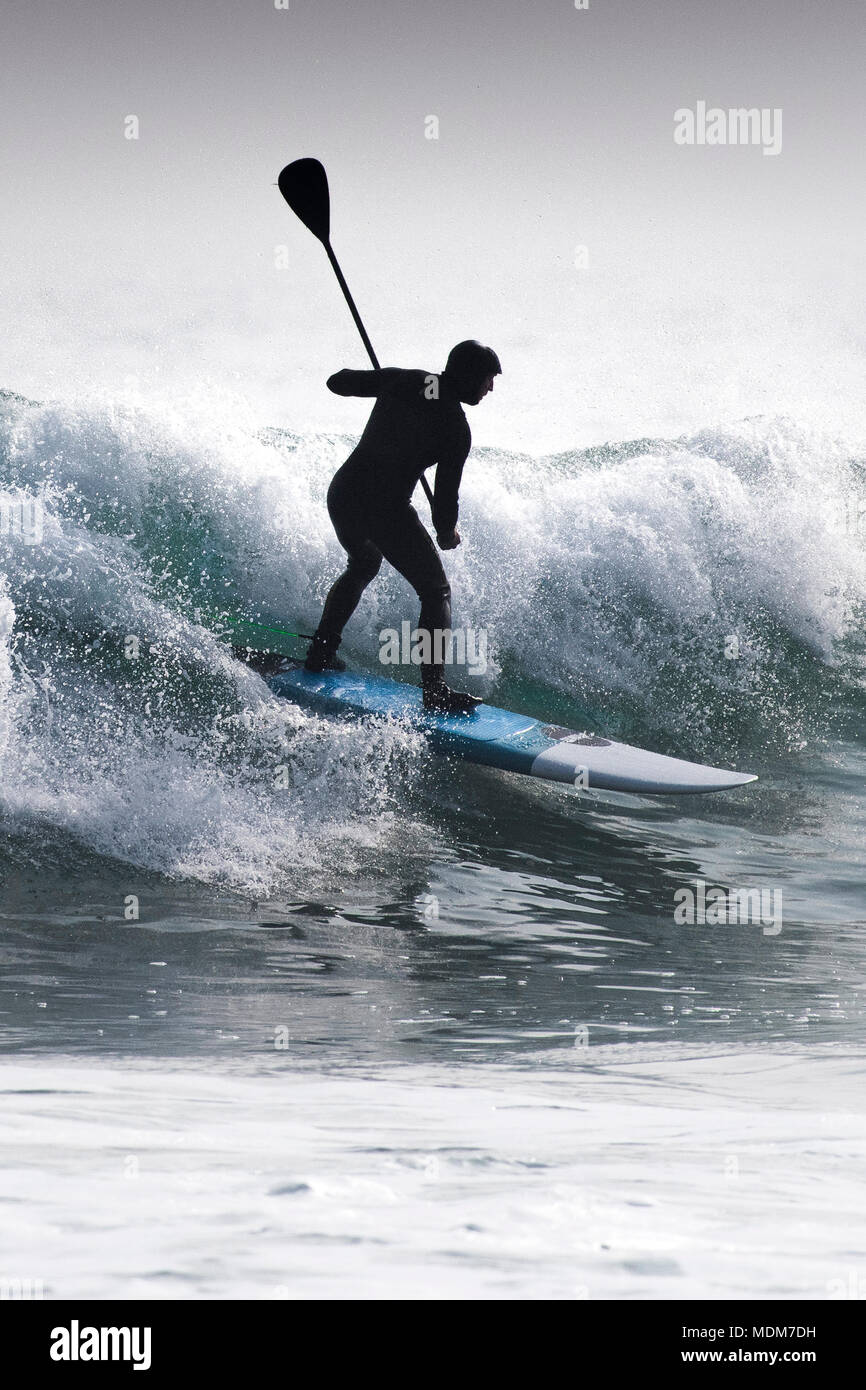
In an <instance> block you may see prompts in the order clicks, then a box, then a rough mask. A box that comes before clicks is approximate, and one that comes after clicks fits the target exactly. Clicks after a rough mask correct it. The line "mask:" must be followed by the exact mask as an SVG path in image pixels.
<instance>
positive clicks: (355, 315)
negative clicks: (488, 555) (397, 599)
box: [322, 241, 433, 510]
mask: <svg viewBox="0 0 866 1390" xmlns="http://www.w3.org/2000/svg"><path fill="white" fill-rule="evenodd" d="M322 244H323V246H324V248H325V250H326V251H327V253H328V260H329V261H330V262H331V265H332V266H333V268H334V274H335V275H336V277H337V283H338V285H339V286H340V289H341V290H342V291H343V295H344V297H345V300H346V303H347V304H348V306H349V312H350V313H351V315H352V318H353V319H354V320H355V327H356V328H357V330H358V332H359V333H360V335H361V341H362V342H363V344H364V347H365V348H366V349H367V356H368V357H369V359H370V361H371V362H372V363H373V366H374V367H375V369H376V371H377V372H378V371H379V370H380V368H379V359H378V358H377V356H376V354H375V352H374V351H373V344H372V343H371V342H370V339H369V337H368V335H367V330H366V328H365V327H364V325H363V323H362V322H361V315H360V314H359V313H358V310H357V308H356V306H355V301H354V299H353V298H352V293H351V290H350V289H349V286H348V285H347V284H346V277H345V275H344V274H343V272H342V270H341V269H340V262H339V261H338V260H337V257H336V256H335V255H334V248H333V246H332V245H331V243H330V241H323V243H322ZM421 486H422V487H423V489H424V491H425V492H426V494H427V501H428V502H429V503H430V508H431V510H432V508H433V493H432V492H431V491H430V484H429V483H428V481H427V479H426V478H425V477H424V474H423V473H422V474H421Z"/></svg>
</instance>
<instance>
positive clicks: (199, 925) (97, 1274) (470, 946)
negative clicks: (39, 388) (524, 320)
mask: <svg viewBox="0 0 866 1390" xmlns="http://www.w3.org/2000/svg"><path fill="white" fill-rule="evenodd" d="M350 445H351V440H349V439H347V438H344V437H340V436H335V435H321V434H316V435H313V434H306V435H298V434H293V433H291V432H289V431H287V430H276V429H269V428H267V426H266V424H264V423H263V422H262V421H260V420H257V419H255V418H253V416H252V413H251V412H244V410H242V409H239V408H238V407H237V404H236V403H234V402H221V401H219V400H216V399H214V398H213V397H212V396H209V397H207V398H197V399H186V400H183V401H178V400H173V401H171V402H170V403H169V404H164V405H162V406H160V407H157V405H156V404H155V403H154V402H153V401H151V402H149V403H147V404H145V403H143V402H141V401H137V400H135V399H132V398H129V399H125V400H124V399H120V398H117V397H113V398H109V397H104V398H98V397H95V396H89V397H87V398H84V397H82V398H81V399H80V400H77V401H76V400H67V401H65V402H64V403H54V404H52V403H43V404H38V403H35V402H30V401H27V400H24V399H22V398H21V397H18V396H15V395H14V394H13V393H11V392H6V393H4V394H3V395H2V398H0V467H2V486H3V489H4V490H3V494H2V499H3V512H2V518H0V520H2V532H3V534H2V536H0V575H2V587H0V641H2V647H0V783H2V823H0V825H2V839H0V856H2V869H0V881H2V888H0V912H2V941H3V954H2V962H3V970H2V977H0V1048H2V1052H3V1057H2V1061H0V1090H2V1092H3V1115H4V1121H5V1122H4V1125H3V1128H2V1144H3V1157H2V1165H0V1182H2V1189H0V1198H2V1210H3V1213H4V1240H3V1257H2V1267H0V1278H2V1279H7V1280H15V1279H19V1280H20V1279H32V1280H39V1281H41V1282H42V1285H43V1287H44V1289H45V1293H46V1296H48V1297H78V1296H82V1297H96V1298H118V1297H119V1298H136V1297H144V1298H177V1297H180V1298H184V1297H186V1298H202V1297H206V1298H228V1297H245V1298H277V1299H279V1298H299V1297H300V1298H308V1297H319V1296H326V1297H338V1298H344V1297H345V1298H350V1297H393V1296H408V1297H419V1298H420V1297H435V1298H441V1297H497V1298H499V1297H504V1298H526V1297H530V1298H534V1297H557V1298H578V1299H582V1298H589V1299H592V1298H611V1297H613V1298H681V1297H689V1298H695V1297H698V1298H715V1297H719V1298H733V1297H739V1296H746V1297H757V1298H786V1297H787V1298H800V1297H806V1296H808V1297H819V1298H835V1297H852V1296H855V1297H862V1296H864V1295H866V1222H864V1219H863V1201H862V1187H861V1186H860V1182H861V1178H860V1174H861V1172H862V1162H863V1156H864V1146H866V1142H864V1141H866V1119H864V1105H863V1081H864V1075H866V1028H864V990H866V970H864V945H863V933H864V927H866V893H864V889H863V872H864V850H863V845H864V838H866V808H864V796H863V787H864V773H866V738H864V724H863V715H864V708H866V690H864V656H866V643H864V600H866V449H864V446H863V442H862V440H860V439H857V438H855V437H848V436H845V437H842V436H837V435H830V434H828V433H827V431H826V429H825V428H824V429H821V430H819V429H816V428H814V427H812V426H810V425H809V424H808V423H804V422H803V421H802V420H798V419H797V418H794V417H785V418H776V417H772V418H771V417H761V418H754V419H747V420H739V421H734V422H733V423H730V424H727V425H724V426H713V427H707V428H706V429H704V430H700V431H697V432H694V433H692V434H689V435H688V436H683V437H677V438H659V439H640V440H635V441H626V442H612V443H610V444H608V445H605V446H603V447H595V448H587V449H575V450H572V451H570V452H566V453H560V454H557V455H553V456H549V457H545V458H536V457H530V456H528V455H522V454H513V453H508V452H506V451H505V450H502V449H481V450H478V451H475V452H474V453H473V456H472V459H471V460H470V463H469V464H468V465H467V469H466V474H465V479H464V486H463V490H462V498H461V530H462V531H463V534H464V538H465V543H464V545H463V547H461V549H460V550H459V551H457V552H454V553H453V554H452V555H450V556H449V557H448V559H447V564H448V568H449V572H450V575H451V579H452V586H453V589H454V596H455V622H456V623H462V624H465V625H467V626H472V627H475V628H484V629H485V630H486V631H487V633H488V635H489V643H490V662H489V669H488V672H487V674H486V675H485V676H483V677H479V678H475V679H472V678H468V679H467V681H466V684H467V685H468V686H471V687H472V688H474V689H475V690H477V691H478V693H480V694H483V695H485V696H486V697H489V698H490V699H492V700H495V702H496V703H498V704H503V705H508V706H510V707H512V708H518V709H521V710H525V711H527V712H531V713H533V714H537V715H543V716H545V717H547V718H549V719H551V720H553V721H556V722H558V723H563V724H567V725H570V726H572V727H585V728H591V729H594V730H598V731H599V732H603V733H607V734H612V735H614V736H617V737H620V738H624V739H627V740H628V741H631V742H634V743H639V744H642V745H644V746H647V747H651V748H654V749H657V750H658V751H661V752H666V753H674V754H678V755H681V756H684V757H689V758H695V759H698V760H702V761H707V762H712V763H714V764H716V765H721V766H732V767H736V768H738V769H741V770H745V771H750V772H754V773H757V774H759V777H760V780H759V782H757V783H755V784H753V785H751V786H749V787H746V788H743V789H740V790H739V791H737V792H734V793H728V794H720V795H715V796H712V797H707V798H698V797H691V798H689V797H677V798H671V799H661V798H637V797H623V796H615V795H613V794H604V793H584V794H580V795H578V794H575V793H571V792H570V791H569V790H568V789H564V788H561V787H554V786H545V785H541V784H539V785H535V784H534V783H533V782H531V781H529V780H528V779H520V778H518V777H513V776H509V775H506V774H501V773H497V772H494V771H489V770H486V769H480V768H473V767H470V766H464V765H461V764H458V763H451V762H448V761H444V760H440V759H438V758H435V757H434V756H433V755H431V754H430V753H429V752H428V750H427V749H426V747H425V745H424V743H423V740H422V739H421V738H420V737H419V736H418V735H417V734H414V733H412V732H411V731H409V730H407V729H405V728H403V727H401V726H399V725H394V724H391V723H388V722H386V721H376V720H371V721H368V722H367V723H365V724H360V723H349V722H339V721H334V720H330V719H323V718H317V717H315V716H312V715H310V714H308V713H305V712H303V711H301V710H300V709H298V708H296V707H294V706H292V705H290V704H288V703H286V702H284V701H280V700H278V699H276V698H275V697H273V696H272V695H271V694H270V692H269V691H268V689H267V687H266V686H265V685H264V684H263V683H262V681H261V680H260V679H259V678H258V677H257V676H256V675H255V674H253V673H252V672H250V671H249V670H247V669H245V668H244V667H242V666H240V665H239V664H238V663H237V662H235V661H234V660H233V659H232V657H231V654H230V652H229V650H228V647H227V645H226V642H225V640H224V636H225V633H226V631H228V629H229V628H230V625H231V621H232V617H233V615H236V614H238V613H241V612H245V613H257V614H259V615H261V616H264V617H266V618H267V619H269V620H273V621H274V623H275V624H277V625H279V624H280V623H282V624H283V625H285V626H286V627H288V628H291V629H298V630H300V631H308V630H310V626H311V625H312V624H314V623H315V621H316V619H317V616H318V611H319V607H320V604H321V601H322V598H323V596H324V594H325V592H326V590H327V587H328V585H329V583H330V581H331V580H332V578H333V577H334V575H335V573H336V572H337V569H338V567H339V565H340V551H339V548H338V546H337V543H336V540H335V538H334V537H333V535H332V533H331V528H330V524H329V522H328V518H327V514H326V511H325V506H324V495H325V491H326V488H327V484H328V481H329V479H330V476H331V474H332V472H333V470H334V469H335V467H336V466H337V465H338V464H339V462H340V461H341V460H342V459H343V458H344V457H345V455H346V452H347V450H348V448H349V447H350ZM421 505H422V504H421V502H420V501H419V509H420V507H421ZM406 617H408V618H411V619H412V621H413V622H414V621H415V604H414V599H413V598H412V596H411V592H410V591H409V589H408V588H407V586H406V585H405V584H404V582H403V581H402V580H401V579H399V577H398V576H396V575H394V574H392V573H388V572H387V571H384V570H383V574H382V576H381V577H380V579H379V580H378V581H377V583H376V584H375V585H374V586H372V587H371V589H370V590H369V591H368V592H367V594H366V596H365V598H364V600H363V603H362V605H361V607H360V609H359V611H358V613H357V615H356V617H355V619H354V620H353V624H352V626H351V628H350V630H349V631H348V632H347V636H346V643H345V649H346V650H347V652H348V655H349V658H350V660H351V661H352V662H353V663H355V664H357V665H359V666H362V667H365V668H367V669H374V667H375V665H376V657H377V651H378V633H379V631H380V629H382V628H383V627H390V626H399V623H400V621H401V620H402V619H403V618H406ZM713 888H715V889H716V890H719V892H718V893H717V894H716V896H719V893H725V894H729V893H731V892H747V893H752V894H753V895H755V894H757V895H758V898H759V899H760V894H761V893H763V895H764V897H763V900H762V904H763V905H766V910H765V911H764V913H763V915H754V914H753V917H752V919H751V920H748V921H745V922H741V921H737V922H735V923H728V922H725V921H724V920H722V921H718V920H712V917H711V915H710V914H707V917H708V919H709V920H704V921H694V922H689V921H683V920H682V915H683V914H682V911H680V913H679V915H678V911H677V909H678V905H679V906H680V907H681V905H682V903H683V902H684V901H687V900H688V896H689V895H690V894H692V895H694V897H695V900H697V898H698V895H699V894H700V893H703V894H706V892H707V891H708V890H710V889H713Z"/></svg>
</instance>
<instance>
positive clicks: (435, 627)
mask: <svg viewBox="0 0 866 1390" xmlns="http://www.w3.org/2000/svg"><path fill="white" fill-rule="evenodd" d="M371 533H372V537H373V541H374V543H375V545H376V547H377V548H378V549H379V551H380V552H381V553H382V555H384V557H385V559H386V560H387V561H388V563H389V564H391V565H393V566H394V568H395V570H398V571H399V573H400V574H402V576H403V578H404V579H408V581H409V583H410V584H411V585H412V588H413V589H414V590H415V592H416V594H417V595H418V597H419V598H420V600H421V616H420V618H419V620H418V626H419V628H421V629H422V631H426V632H429V634H430V645H431V655H433V654H435V633H436V632H437V631H439V632H442V633H446V632H450V630H451V585H450V584H449V583H448V578H447V575H446V574H445V570H444V569H443V567H442V561H441V560H440V559H439V552H438V551H437V549H436V546H435V545H434V543H433V539H432V537H431V535H430V533H429V531H428V530H427V529H426V527H425V526H423V525H422V524H421V520H420V518H419V516H418V513H417V512H416V511H415V508H414V507H411V506H410V507H405V508H401V509H400V510H399V511H397V512H392V513H389V514H388V515H387V516H386V517H377V518H376V519H375V520H374V521H373V523H372V524H371ZM443 640H444V638H443ZM421 684H422V686H423V688H424V705H425V708H427V709H431V710H441V711H443V712H446V713H452V714H468V713H469V712H470V711H471V710H472V709H473V708H474V707H475V705H478V704H480V703H481V702H480V700H478V699H476V698H475V696H474V695H463V694H461V693H460V692H458V691H454V690H449V688H448V686H447V685H446V684H445V670H444V665H443V663H442V662H441V661H430V662H425V663H423V664H422V666H421Z"/></svg>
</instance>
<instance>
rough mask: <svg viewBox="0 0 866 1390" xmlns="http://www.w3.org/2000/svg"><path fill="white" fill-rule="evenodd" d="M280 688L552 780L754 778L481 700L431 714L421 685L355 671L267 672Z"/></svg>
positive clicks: (647, 783) (715, 782)
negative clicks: (462, 712)
mask: <svg viewBox="0 0 866 1390" xmlns="http://www.w3.org/2000/svg"><path fill="white" fill-rule="evenodd" d="M268 685H269V686H270V687H271V689H272V690H273V691H274V693H275V694H276V695H284V696H286V697H287V698H288V699H290V700H295V701H297V703H299V704H302V705H305V706H306V707H307V708H309V709H312V710H316V711H318V712H321V713H334V714H340V713H342V714H352V715H385V716H390V717H392V718H395V719H400V720H401V721H403V722H405V723H407V724H409V725H411V726H412V727H413V728H417V729H419V730H420V731H421V732H422V733H424V734H425V735H426V737H427V739H428V740H429V742H430V745H431V747H433V748H435V749H436V751H437V752H439V753H446V754H449V755H450V756H451V757H457V758H465V759H466V760H467V761H468V762H472V763H483V764H485V765H486V766H488V767H498V768H501V769H502V770H503V771H505V772H522V773H525V774H526V775H527V776H529V777H543V778H546V779H547V780H548V781H551V782H568V783H570V784H571V785H572V786H578V787H587V788H590V789H592V788H598V789H599V790H600V791H618V792H653V793H657V792H720V791H728V790H729V789H730V788H731V787H741V786H743V785H744V784H745V783H746V782H755V781H757V778H755V777H753V776H752V775H751V774H749V773H745V772H728V771H727V770H726V769H724V768H719V767H704V766H703V765H702V764H701V763H688V762H684V761H683V760H682V759H681V758H668V757H665V756H664V755H663V754H662V753H650V752H647V750H646V749H644V748H631V747H630V746H629V745H628V744H627V743H615V742H614V741H613V740H612V739H607V738H599V737H598V736H597V735H595V734H586V733H577V732H576V731H575V730H573V729H562V728H559V726H558V725H554V724H543V723H541V722H540V720H538V719H532V718H530V716H529V715H525V714H514V713H512V711H511V710H507V709H497V707H496V705H479V706H478V708H477V710H476V711H475V712H474V714H470V715H466V716H460V717H457V716H455V715H446V714H428V713H427V712H426V711H425V710H424V707H423V705H422V703H421V691H420V689H419V687H418V686H413V685H401V684H400V683H399V682H398V681H392V680H386V679H384V678H383V677H381V676H368V675H365V674H363V673H358V672H351V671H341V672H336V671H324V672H322V673H321V674H313V673H312V672H310V671H305V670H304V669H303V667H302V666H298V667H296V668H294V669H292V670H289V671H281V672H279V673H278V674H277V675H274V676H269V677H268Z"/></svg>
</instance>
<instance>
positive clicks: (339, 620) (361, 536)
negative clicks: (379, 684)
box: [304, 484, 382, 671]
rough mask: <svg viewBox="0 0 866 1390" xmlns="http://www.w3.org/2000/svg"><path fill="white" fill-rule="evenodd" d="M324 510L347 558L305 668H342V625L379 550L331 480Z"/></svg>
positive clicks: (374, 568) (374, 569)
mask: <svg viewBox="0 0 866 1390" xmlns="http://www.w3.org/2000/svg"><path fill="white" fill-rule="evenodd" d="M328 512H329V515H330V517H331V521H332V522H333V526H334V530H335V531H336V533H337V539H338V540H339V542H340V544H341V545H342V547H343V549H344V550H345V551H346V553H347V555H348V557H349V559H348V563H347V565H346V568H345V570H344V571H343V573H342V574H341V575H340V577H339V579H336V580H335V581H334V583H333V584H332V585H331V588H330V590H329V591H328V596H327V598H326V599H325V606H324V608H323V609H322V616H321V618H320V620H319V626H318V627H317V628H316V632H315V635H314V637H313V640H312V642H311V643H310V648H309V651H308V652H307V659H306V661H305V663H304V665H305V666H306V669H307V670H308V671H344V670H345V663H344V662H343V661H341V660H340V659H339V657H338V656H337V654H336V653H337V648H338V647H339V645H340V639H341V638H342V635H343V628H344V627H345V626H346V623H347V622H348V621H349V619H350V618H351V616H352V614H353V613H354V611H355V609H356V608H357V607H358V604H359V603H360V601H361V595H362V594H363V592H364V590H365V589H366V587H367V585H368V584H369V583H370V581H371V580H373V579H375V578H376V575H377V574H378V573H379V568H380V566H381V564H382V553H381V551H380V550H378V549H377V548H376V546H375V545H374V544H373V542H372V541H371V540H370V538H369V536H367V534H366V526H365V524H364V522H363V521H362V520H361V518H360V517H359V512H358V507H357V503H356V501H355V499H353V498H352V497H351V496H347V495H346V493H345V492H344V490H343V489H342V488H339V487H335V486H334V485H333V484H332V485H331V487H330V488H329V490H328Z"/></svg>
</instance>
